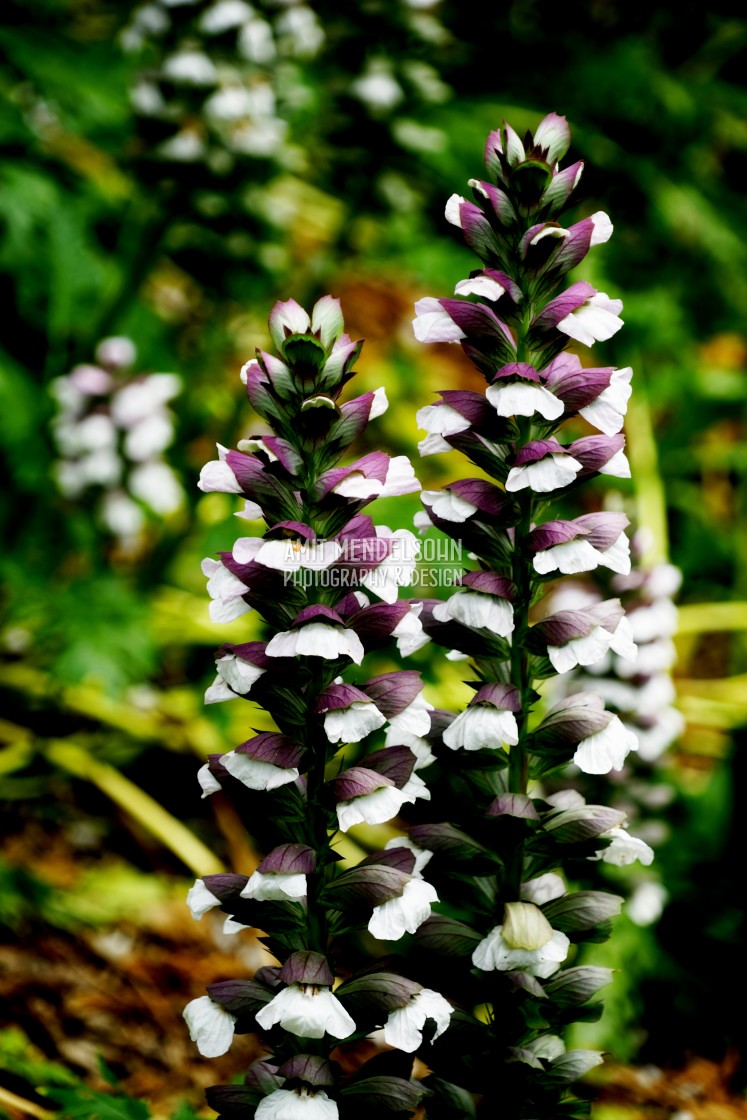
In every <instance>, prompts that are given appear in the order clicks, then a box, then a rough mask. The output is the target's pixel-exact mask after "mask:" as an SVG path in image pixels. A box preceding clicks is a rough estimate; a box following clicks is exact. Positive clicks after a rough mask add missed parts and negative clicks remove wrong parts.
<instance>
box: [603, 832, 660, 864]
mask: <svg viewBox="0 0 747 1120" xmlns="http://www.w3.org/2000/svg"><path fill="white" fill-rule="evenodd" d="M605 837H609V838H610V840H611V841H612V842H611V843H610V844H609V846H608V847H606V848H603V849H601V850H600V851H598V852H597V859H601V860H602V861H603V862H604V863H612V864H614V865H615V866H616V867H628V866H629V865H630V864H631V863H635V862H636V860H637V861H638V862H639V863H642V864H643V866H644V867H648V866H649V865H650V864H652V863H653V862H654V850H653V848H651V847H649V845H648V844H647V843H646V841H645V840H641V839H640V838H639V837H638V836H631V835H630V833H629V832H627V831H626V830H625V829H624V828H611V829H610V831H609V832H605V833H603V835H602V837H601V839H604V838H605Z"/></svg>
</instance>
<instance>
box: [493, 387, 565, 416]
mask: <svg viewBox="0 0 747 1120" xmlns="http://www.w3.org/2000/svg"><path fill="white" fill-rule="evenodd" d="M485 396H486V397H487V399H488V400H489V401H490V403H491V404H492V406H493V408H494V409H495V410H496V412H497V413H498V415H499V416H534V415H535V414H537V413H538V414H539V415H540V416H543V417H544V418H545V420H557V419H558V417H559V416H562V415H563V411H564V409H565V405H564V404H563V402H562V401H561V400H560V399H559V398H558V397H556V396H555V394H554V393H551V392H550V390H549V389H546V388H545V387H544V385H529V384H527V383H526V382H521V381H512V382H508V383H507V384H503V385H501V384H498V385H490V386H489V387H488V389H487V392H486V393H485Z"/></svg>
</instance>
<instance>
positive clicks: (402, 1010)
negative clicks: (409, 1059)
mask: <svg viewBox="0 0 747 1120" xmlns="http://www.w3.org/2000/svg"><path fill="white" fill-rule="evenodd" d="M453 1010H454V1009H453V1007H452V1006H451V1004H450V1003H449V1002H448V1000H446V999H444V997H443V996H442V995H441V994H440V993H439V992H435V991H433V989H432V988H422V989H421V990H420V991H419V992H418V993H417V994H416V995H414V996H413V997H412V999H411V1000H410V1001H409V1003H406V1004H405V1006H404V1007H398V1008H397V1009H396V1010H395V1011H392V1012H390V1014H389V1018H388V1019H387V1021H386V1023H385V1024H384V1041H385V1042H387V1043H388V1044H389V1045H390V1046H396V1048H397V1049H398V1050H403V1051H404V1052H405V1053H406V1054H412V1053H413V1052H414V1051H415V1050H417V1049H418V1047H419V1046H421V1045H422V1043H423V1027H424V1026H425V1023H426V1020H427V1019H433V1021H434V1022H435V1024H436V1031H435V1033H434V1035H433V1040H434V1041H435V1040H436V1039H437V1038H438V1037H439V1036H440V1035H442V1034H443V1033H444V1031H445V1030H446V1029H447V1027H448V1026H449V1022H450V1020H451V1015H452V1012H453Z"/></svg>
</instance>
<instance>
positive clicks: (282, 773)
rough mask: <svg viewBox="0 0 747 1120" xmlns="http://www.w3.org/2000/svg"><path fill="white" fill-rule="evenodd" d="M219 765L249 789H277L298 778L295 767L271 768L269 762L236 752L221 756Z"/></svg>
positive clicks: (271, 765)
mask: <svg viewBox="0 0 747 1120" xmlns="http://www.w3.org/2000/svg"><path fill="white" fill-rule="evenodd" d="M221 763H222V764H223V766H225V768H226V770H227V771H228V773H229V774H230V775H231V777H232V778H236V779H237V780H238V781H240V782H243V784H244V785H245V786H247V787H248V788H249V789H257V790H270V789H278V787H279V786H285V785H287V784H288V783H289V782H295V780H296V778H297V777H298V770H297V769H296V768H295V766H291V767H288V768H283V767H282V766H273V764H272V763H271V762H262V761H260V760H259V759H257V758H250V757H249V755H248V754H240V753H238V752H237V751H229V753H228V754H224V755H222V756H221Z"/></svg>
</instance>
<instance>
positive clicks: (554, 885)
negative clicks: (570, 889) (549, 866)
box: [520, 871, 567, 906]
mask: <svg viewBox="0 0 747 1120" xmlns="http://www.w3.org/2000/svg"><path fill="white" fill-rule="evenodd" d="M566 892H567V887H566V885H565V881H564V880H563V878H562V876H561V875H558V874H557V872H555V871H546V872H545V874H544V875H538V876H537V877H536V878H535V879H529V880H527V882H526V883H522V884H521V891H520V895H521V901H522V902H533V903H534V905H535V906H544V905H545V903H546V902H552V900H553V899H555V898H562V897H563V895H564V894H566Z"/></svg>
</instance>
